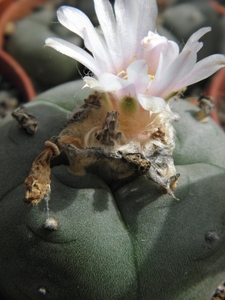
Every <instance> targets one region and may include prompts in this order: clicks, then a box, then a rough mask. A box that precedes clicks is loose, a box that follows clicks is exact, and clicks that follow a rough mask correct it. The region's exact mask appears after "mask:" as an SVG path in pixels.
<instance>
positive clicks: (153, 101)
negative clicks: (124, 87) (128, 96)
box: [137, 94, 167, 113]
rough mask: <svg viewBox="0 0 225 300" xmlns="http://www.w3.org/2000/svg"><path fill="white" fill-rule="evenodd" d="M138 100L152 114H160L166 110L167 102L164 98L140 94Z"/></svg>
mask: <svg viewBox="0 0 225 300" xmlns="http://www.w3.org/2000/svg"><path fill="white" fill-rule="evenodd" d="M137 98H138V101H139V103H140V104H141V106H142V107H143V108H144V109H145V110H149V111H150V112H152V113H159V112H161V111H163V110H165V109H166V105H167V104H166V101H165V100H164V99H162V98H159V97H153V96H146V95H143V94H138V95H137Z"/></svg>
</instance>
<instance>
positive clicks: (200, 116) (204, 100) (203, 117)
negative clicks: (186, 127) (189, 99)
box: [196, 95, 215, 122]
mask: <svg viewBox="0 0 225 300" xmlns="http://www.w3.org/2000/svg"><path fill="white" fill-rule="evenodd" d="M198 102H199V108H200V110H199V111H198V112H197V114H196V119H197V120H198V121H200V122H207V121H208V117H209V116H210V114H211V112H212V111H213V109H214V108H215V103H214V101H213V99H212V98H210V97H206V96H204V95H202V96H200V97H199V98H198Z"/></svg>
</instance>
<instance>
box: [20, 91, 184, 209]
mask: <svg viewBox="0 0 225 300" xmlns="http://www.w3.org/2000/svg"><path fill="white" fill-rule="evenodd" d="M119 117H120V116H119V113H118V112H117V111H114V110H112V111H108V107H107V105H106V101H105V99H104V97H103V96H101V95H100V94H97V93H95V94H93V95H91V96H89V98H88V99H87V100H86V101H85V104H84V105H83V106H81V107H79V108H77V109H75V110H74V112H72V113H71V114H70V116H69V117H68V120H67V122H66V125H65V128H64V129H63V130H62V132H61V133H60V134H59V136H57V137H52V138H51V139H50V140H49V141H47V142H46V143H45V147H46V148H45V150H44V151H43V152H42V153H41V154H40V155H39V156H38V157H37V158H36V159H35V161H34V162H33V165H32V168H31V171H30V174H29V176H28V177H27V179H26V180H25V187H26V195H25V198H24V201H25V202H27V203H29V204H30V205H35V204H38V203H39V202H40V201H42V200H43V199H44V198H45V197H46V196H48V195H50V191H51V188H50V184H51V180H50V172H51V169H50V162H51V159H52V158H54V157H56V156H58V155H59V154H60V153H62V152H63V151H65V153H66V154H67V157H68V160H69V165H70V167H69V171H70V173H72V174H73V175H76V176H83V175H85V174H86V173H87V172H93V170H94V172H95V173H97V174H98V170H99V167H100V166H102V165H104V166H106V167H107V168H108V169H109V170H110V172H111V173H112V174H113V180H114V181H117V180H121V179H124V178H129V177H132V176H134V175H135V176H140V175H146V176H147V178H149V179H151V180H153V181H154V182H156V183H157V184H158V185H159V186H160V187H162V189H163V190H165V192H167V193H168V194H170V195H171V196H172V197H173V198H175V199H177V198H176V197H175V195H174V193H173V191H174V190H175V188H176V186H177V180H178V177H179V174H177V172H176V169H175V166H174V161H173V158H172V150H171V149H172V148H173V146H174V145H173V142H172V141H168V140H169V139H168V137H167V134H165V133H164V131H163V128H157V129H156V128H154V130H153V131H152V133H151V136H150V138H149V139H148V140H147V141H145V142H144V143H143V144H141V143H140V142H138V141H135V140H133V139H130V140H129V139H128V135H127V134H125V133H124V130H123V127H122V126H121V125H120V118H119ZM158 119H159V116H158V117H156V116H154V117H153V121H152V122H153V124H155V125H157V126H158V122H159V121H158ZM169 132H170V131H169ZM100 176H101V174H100ZM177 200H178V199H177Z"/></svg>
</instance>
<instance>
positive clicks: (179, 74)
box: [148, 50, 197, 98]
mask: <svg viewBox="0 0 225 300" xmlns="http://www.w3.org/2000/svg"><path fill="white" fill-rule="evenodd" d="M196 59H197V57H196V53H195V52H192V51H188V50H185V51H182V52H181V53H180V54H179V55H178V57H177V58H176V59H175V60H174V61H173V63H172V64H171V65H170V66H169V67H168V68H167V70H166V72H165V73H164V74H163V75H162V77H161V78H160V77H158V76H157V73H156V76H155V79H154V80H153V82H152V84H151V86H150V90H149V93H148V94H149V95H155V96H158V97H162V98H164V97H165V96H166V95H168V94H170V93H171V92H172V91H174V86H175V85H176V84H177V83H178V82H180V81H181V80H182V79H183V78H184V77H185V76H186V75H187V74H189V73H190V72H191V70H192V69H193V68H194V66H195V63H196ZM157 72H158V70H157Z"/></svg>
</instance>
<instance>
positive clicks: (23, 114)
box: [12, 106, 38, 134]
mask: <svg viewBox="0 0 225 300" xmlns="http://www.w3.org/2000/svg"><path fill="white" fill-rule="evenodd" d="M12 117H13V118H14V119H16V121H17V122H18V123H19V125H20V126H21V127H22V128H23V129H24V130H26V132H27V133H29V134H34V133H35V132H36V131H37V129H38V121H37V119H36V118H35V117H34V116H32V115H30V114H29V113H28V112H27V111H26V109H25V108H24V106H20V107H19V108H18V109H16V110H14V111H13V112H12Z"/></svg>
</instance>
